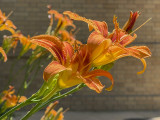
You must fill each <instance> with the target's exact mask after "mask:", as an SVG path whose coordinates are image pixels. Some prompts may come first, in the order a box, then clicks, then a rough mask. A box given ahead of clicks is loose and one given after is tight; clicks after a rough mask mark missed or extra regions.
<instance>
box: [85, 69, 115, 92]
mask: <svg viewBox="0 0 160 120" xmlns="http://www.w3.org/2000/svg"><path fill="white" fill-rule="evenodd" d="M97 76H105V77H107V78H109V80H110V81H111V83H112V85H111V86H110V87H108V88H107V89H106V90H108V91H111V90H112V88H113V85H114V80H113V77H112V75H111V74H110V73H109V72H107V71H104V70H101V69H97V70H93V71H91V72H89V73H87V74H86V75H85V77H84V78H94V77H97Z"/></svg>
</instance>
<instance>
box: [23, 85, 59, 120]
mask: <svg viewBox="0 0 160 120" xmlns="http://www.w3.org/2000/svg"><path fill="white" fill-rule="evenodd" d="M58 90H59V89H58V87H57V86H56V87H55V88H54V89H53V90H52V91H51V92H50V93H49V94H48V95H47V96H45V97H44V98H42V99H41V100H40V101H39V102H38V103H37V104H36V105H35V106H34V107H33V108H32V109H31V110H30V111H29V112H28V113H27V114H26V115H25V116H24V117H23V118H22V119H21V120H27V119H28V118H29V117H30V116H32V115H33V114H34V113H35V112H37V109H38V108H39V106H40V105H41V104H43V102H46V101H47V100H48V99H50V98H51V97H53V95H55V93H56V92H57V91H58Z"/></svg>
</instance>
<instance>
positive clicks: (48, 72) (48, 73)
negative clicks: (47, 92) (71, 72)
mask: <svg viewBox="0 0 160 120" xmlns="http://www.w3.org/2000/svg"><path fill="white" fill-rule="evenodd" d="M66 69H67V68H66V67H64V66H63V65H61V64H60V63H59V62H57V61H52V62H51V63H50V64H49V65H48V66H47V67H46V68H45V70H44V73H43V79H44V80H46V81H47V80H48V79H49V78H50V77H52V76H53V75H55V74H57V73H60V72H62V71H64V70H66Z"/></svg>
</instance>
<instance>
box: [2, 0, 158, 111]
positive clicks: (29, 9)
mask: <svg viewBox="0 0 160 120" xmlns="http://www.w3.org/2000/svg"><path fill="white" fill-rule="evenodd" d="M48 4H51V5H52V6H53V8H54V9H55V10H58V11H59V12H63V11H65V10H70V11H73V12H76V13H78V14H80V15H82V16H85V17H86V18H91V19H96V20H101V21H106V22H107V23H108V26H109V30H110V31H111V30H112V29H113V23H112V19H113V15H117V16H118V21H119V23H120V26H121V27H122V25H123V24H124V23H125V21H126V20H127V19H128V17H129V11H130V10H132V11H137V10H139V11H140V12H141V16H140V17H139V19H138V21H137V24H136V25H135V27H137V26H139V25H141V24H142V23H143V22H145V21H146V20H147V19H148V18H150V17H152V20H151V21H150V22H149V23H147V24H146V25H145V26H143V27H142V28H140V29H139V30H138V31H137V32H136V33H137V35H138V38H137V39H136V41H135V42H134V45H147V46H149V47H150V49H151V51H152V57H151V58H149V59H147V65H148V66H147V70H146V72H145V73H144V74H142V75H137V74H136V72H138V71H140V70H141V69H142V65H141V62H140V61H139V60H137V59H134V58H130V57H127V58H123V59H120V60H118V61H117V62H116V64H115V66H114V68H113V69H112V70H111V73H112V75H113V76H114V79H115V86H114V89H113V90H112V91H111V92H107V91H103V92H102V93H101V94H97V93H95V92H94V91H91V90H89V89H88V88H85V89H83V90H81V91H80V92H77V93H76V94H74V95H73V96H69V97H67V98H65V99H63V100H61V105H62V106H63V107H64V108H67V107H69V108H70V109H71V110H95V111H98V110H160V79H159V73H160V60H159V58H160V52H159V51H160V42H159V41H160V40H159V33H160V23H159V21H160V14H159V13H160V8H159V6H160V1H159V0H0V9H2V11H3V12H6V13H9V12H10V11H12V10H13V11H14V13H13V14H12V16H11V17H10V19H12V20H13V21H14V23H15V25H16V26H17V27H18V29H20V30H22V32H23V33H25V34H26V35H28V34H30V35H31V36H32V35H36V34H41V33H44V32H45V30H46V28H47V25H48V24H49V21H48V18H47V14H46V13H47V8H46V5H48ZM75 23H76V25H77V27H79V28H80V31H79V33H78V35H77V38H78V39H79V40H81V41H83V42H85V41H86V40H87V37H88V35H89V32H88V28H87V25H86V24H85V23H83V22H75ZM0 35H1V36H2V33H0ZM13 61H14V57H10V59H9V60H8V62H7V63H1V67H0V71H1V72H0V76H1V77H0V81H1V86H5V85H6V81H7V80H8V74H9V70H10V68H9V66H10V65H11V64H12V62H13ZM24 61H25V58H24V59H22V60H21V61H19V63H17V66H16V68H15V72H14V73H15V76H16V72H17V71H16V69H17V68H18V67H19V68H20V67H21V66H22V64H23V63H24ZM42 71H43V70H42ZM42 71H41V72H40V73H39V75H38V77H37V79H36V80H35V81H34V82H33V85H32V86H31V87H30V89H29V90H28V91H27V92H26V93H27V94H28V95H31V94H32V93H33V91H36V90H37V89H38V88H39V87H40V85H41V83H42V81H43V80H42ZM22 78H23V74H21V75H19V76H18V81H19V82H14V83H12V84H14V85H15V86H17V87H18V86H19V85H20V81H21V79H22ZM37 81H38V82H37ZM102 81H103V83H104V84H106V86H108V84H109V82H108V81H107V80H104V79H103V78H102ZM40 82H41V83H40Z"/></svg>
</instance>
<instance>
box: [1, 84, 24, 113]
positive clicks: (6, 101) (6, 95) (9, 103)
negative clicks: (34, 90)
mask: <svg viewBox="0 0 160 120" xmlns="http://www.w3.org/2000/svg"><path fill="white" fill-rule="evenodd" d="M26 99H27V98H26V97H25V96H21V97H20V96H16V95H15V90H14V87H13V86H9V89H8V90H4V91H3V92H2V93H1V95H0V105H1V108H0V114H2V113H4V112H5V111H6V110H8V109H9V108H12V107H14V106H16V105H17V104H19V103H21V102H24V101H25V100H26Z"/></svg>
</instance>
